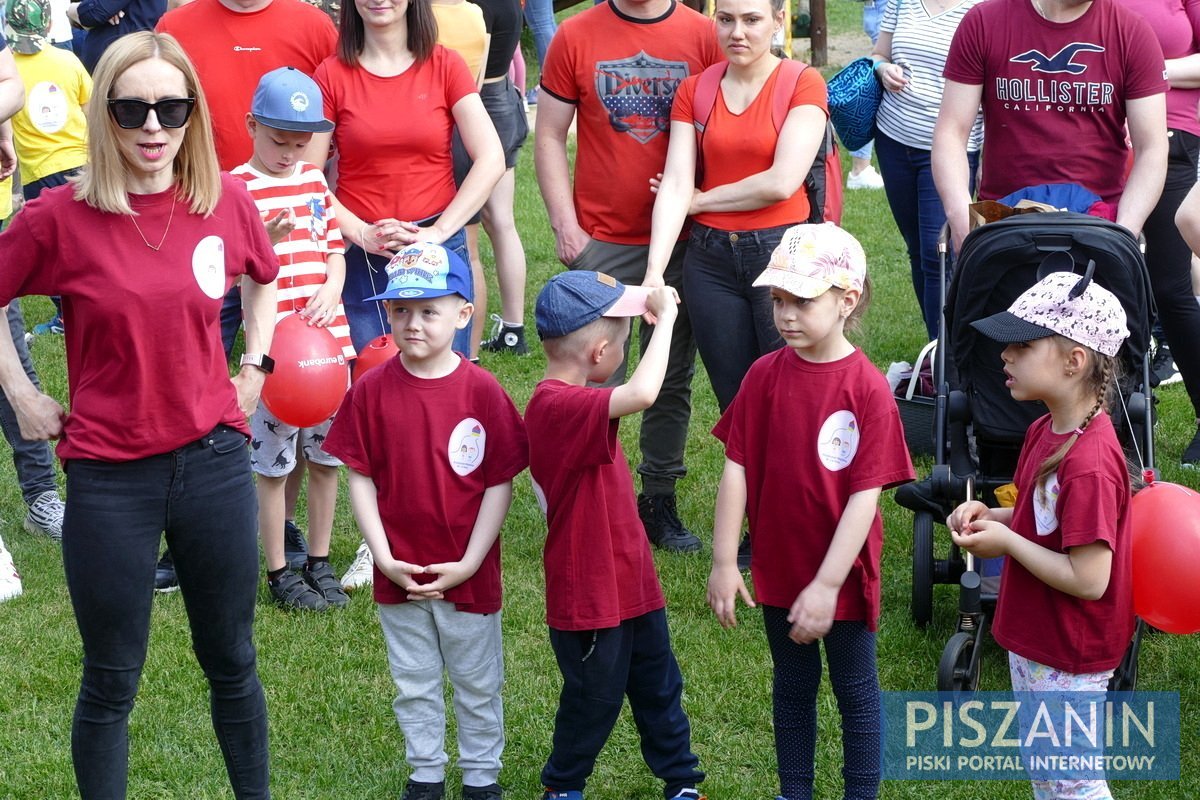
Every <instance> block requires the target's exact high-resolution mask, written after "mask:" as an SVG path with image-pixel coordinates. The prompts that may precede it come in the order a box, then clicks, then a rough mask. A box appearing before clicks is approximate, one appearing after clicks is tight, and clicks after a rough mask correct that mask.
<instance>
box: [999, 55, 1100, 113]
mask: <svg viewBox="0 0 1200 800" xmlns="http://www.w3.org/2000/svg"><path fill="white" fill-rule="evenodd" d="M1103 52H1104V48H1103V47H1102V46H1101V45H1098V44H1092V43H1090V42H1071V43H1070V44H1068V45H1066V46H1064V47H1063V48H1061V49H1060V50H1059V51H1058V52H1057V53H1055V54H1054V55H1046V54H1045V53H1043V52H1042V51H1040V50H1038V49H1036V48H1035V49H1032V50H1026V51H1024V52H1022V53H1020V54H1018V55H1015V56H1013V57H1012V58H1010V59H1009V61H1010V62H1011V63H1013V64H1027V65H1028V69H1029V71H1030V72H1031V73H1033V76H1032V77H1029V78H1026V77H1021V76H1020V73H1021V71H1022V70H1021V68H1020V67H1014V68H1013V70H1012V74H1010V75H999V76H997V77H996V79H995V81H996V99H997V100H1000V101H1002V102H1003V103H1004V107H1005V108H1006V109H1011V110H1015V111H1050V110H1056V111H1067V112H1083V113H1089V114H1097V113H1107V112H1108V111H1109V110H1110V109H1111V107H1112V105H1113V98H1114V93H1115V92H1114V87H1113V84H1112V82H1111V81H1088V80H1078V81H1076V80H1066V79H1059V78H1043V77H1039V76H1041V75H1078V76H1083V75H1084V74H1085V73H1086V72H1087V71H1088V64H1087V61H1089V60H1091V59H1088V58H1087V56H1090V55H1091V54H1093V53H1103ZM1079 61H1084V63H1078V62H1079Z"/></svg>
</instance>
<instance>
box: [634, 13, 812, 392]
mask: <svg viewBox="0 0 1200 800" xmlns="http://www.w3.org/2000/svg"><path fill="white" fill-rule="evenodd" d="M784 21H785V15H784V10H783V0H718V2H717V10H716V24H717V41H718V42H719V44H720V45H721V49H722V50H723V51H724V52H725V57H726V58H727V59H728V60H729V63H728V67H727V69H726V71H725V75H724V77H723V78H722V79H721V84H720V89H719V91H718V92H717V96H716V101H715V103H714V104H713V108H712V113H711V114H710V115H709V117H708V122H707V125H706V127H705V132H704V138H703V145H702V148H703V165H704V168H703V175H702V176H700V177H699V180H697V177H698V174H697V163H698V161H699V160H700V159H699V158H698V152H697V147H696V134H695V131H694V127H693V124H694V116H693V114H694V112H695V114H697V115H702V114H703V109H693V101H694V99H695V97H696V86H697V82H698V80H699V76H695V75H694V76H692V77H689V78H687V79H685V80H684V81H683V83H681V84H680V86H679V89H678V91H677V92H676V95H675V103H674V107H673V109H672V111H671V143H670V146H669V147H668V149H667V164H666V167H665V169H664V170H663V177H662V182H661V185H660V186H659V187H658V198H657V199H656V200H655V203H654V218H653V225H652V227H651V232H650V254H649V258H648V263H647V266H646V279H645V281H644V283H645V284H646V285H648V286H661V285H662V282H663V272H664V271H665V269H666V266H667V260H668V258H669V257H670V255H671V248H672V247H673V246H674V244H675V242H676V241H677V240H678V238H679V231H680V229H681V228H682V227H683V224H684V222H685V220H686V218H687V217H688V216H689V215H690V216H691V217H692V232H691V237H690V238H689V239H688V245H687V251H686V253H685V254H684V258H683V286H681V287H675V288H676V289H678V290H679V292H680V295H681V296H682V298H683V301H684V302H685V303H687V306H688V313H689V314H690V315H691V317H692V330H693V333H694V335H695V339H696V347H697V349H698V350H699V351H700V356H701V358H703V359H704V366H705V367H706V368H707V370H708V375H709V379H710V380H711V382H712V387H713V391H714V392H715V393H716V395H717V402H718V404H719V405H720V407H721V410H722V411H724V410H725V409H726V408H727V407H728V406H729V404H730V402H732V401H733V396H734V395H735V394H736V393H737V390H738V387H739V386H740V385H741V383H742V377H743V376H744V375H745V374H746V370H748V369H749V368H750V365H751V364H753V363H754V361H755V359H757V358H758V357H759V356H761V355H764V354H766V353H767V352H769V351H771V350H775V349H778V348H779V347H780V346H782V344H783V340H782V339H780V338H779V333H778V332H777V331H776V330H775V323H774V322H773V321H772V319H771V298H770V295H769V293H768V291H767V289H766V288H764V287H758V288H755V287H752V286H751V285H750V284H751V283H752V282H753V281H754V279H755V278H757V277H758V275H759V273H760V272H762V271H763V268H764V267H765V266H766V265H767V261H768V260H769V259H770V257H771V252H772V251H773V250H774V249H775V246H776V245H777V244H779V240H780V238H781V237H782V236H783V232H784V231H785V230H786V229H787V228H788V227H789V226H791V225H796V224H798V223H801V222H807V221H808V218H809V208H808V198H807V196H806V195H805V192H804V178H805V176H807V175H808V171H809V168H810V167H812V163H813V159H814V158H815V157H816V154H817V149H818V148H819V147H820V144H821V140H822V138H823V137H824V136H825V121H826V118H827V116H828V114H827V111H826V92H825V81H823V80H822V79H821V76H820V75H819V74H818V73H817V71H816V70H814V69H805V70H803V72H802V73H801V74H800V77H799V79H798V80H797V81H796V86H795V89H794V90H793V92H792V98H791V102H790V104H789V106H790V110H789V111H788V115H787V118H786V119H785V120H784V122H783V125H782V128H781V129H779V130H778V131H777V130H776V128H775V124H774V122H773V119H772V109H773V105H774V93H775V84H776V82H777V81H778V80H779V79H780V73H781V71H782V70H781V69H780V64H781V63H782V60H781V59H780V58H778V57H777V56H775V55H773V54H772V53H771V40H772V37H773V36H774V35H775V33H776V32H777V31H778V30H780V29H781V28H782V26H783V24H784Z"/></svg>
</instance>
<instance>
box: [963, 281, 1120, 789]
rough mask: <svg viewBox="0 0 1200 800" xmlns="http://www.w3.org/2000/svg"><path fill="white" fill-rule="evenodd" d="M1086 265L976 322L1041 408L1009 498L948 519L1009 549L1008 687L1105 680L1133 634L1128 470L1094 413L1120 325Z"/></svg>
mask: <svg viewBox="0 0 1200 800" xmlns="http://www.w3.org/2000/svg"><path fill="white" fill-rule="evenodd" d="M1090 278H1091V276H1090V275H1087V276H1083V277H1081V276H1079V275H1076V274H1074V273H1071V272H1055V273H1051V274H1050V275H1048V276H1047V277H1045V278H1044V279H1042V280H1041V281H1039V282H1038V283H1037V284H1035V285H1034V286H1033V287H1032V288H1030V289H1028V290H1026V291H1025V292H1024V293H1023V294H1022V295H1021V296H1020V297H1018V298H1017V300H1016V301H1015V302H1014V303H1013V304H1012V305H1011V306H1010V307H1009V309H1008V311H1003V312H1001V313H999V314H995V315H993V316H990V317H987V318H986V319H982V320H978V321H976V322H974V323H972V324H973V325H974V326H975V328H976V329H977V330H979V331H980V332H981V333H982V334H984V335H985V336H987V337H989V338H991V339H995V340H996V341H998V342H1005V343H1007V344H1008V346H1007V347H1005V348H1004V351H1003V352H1002V353H1001V358H1002V359H1003V360H1004V372H1005V375H1006V376H1007V377H1008V380H1007V384H1008V387H1009V391H1010V392H1011V393H1012V396H1013V398H1014V399H1016V400H1040V401H1042V402H1044V403H1045V404H1046V406H1047V407H1048V408H1049V409H1050V413H1049V414H1048V415H1046V416H1044V417H1042V418H1041V419H1039V420H1037V421H1036V422H1034V423H1033V425H1031V426H1030V428H1029V431H1028V432H1027V433H1026V435H1025V445H1024V447H1022V448H1021V456H1020V458H1019V460H1018V462H1017V471H1016V475H1015V478H1014V482H1015V483H1016V485H1017V492H1018V494H1017V504H1016V507H1015V508H988V507H987V506H985V505H984V504H983V503H980V502H977V501H969V502H967V503H963V504H962V505H960V506H959V507H958V508H956V509H955V510H954V512H953V513H952V514H951V515H950V518H949V520H947V523H946V524H947V525H948V526H949V528H950V531H951V536H952V537H953V539H954V543H955V544H957V545H958V546H959V547H962V548H963V549H964V550H967V551H968V552H970V553H973V554H975V555H976V556H981V557H984V558H991V557H994V556H1008V558H1006V559H1005V561H1004V572H1003V573H1002V575H1001V579H1000V595H999V599H998V601H997V604H996V619H995V622H994V623H993V625H992V634H993V636H994V637H995V639H996V641H997V642H999V643H1000V644H1001V645H1003V646H1004V647H1005V648H1007V649H1008V651H1009V670H1010V672H1011V675H1012V686H1013V691H1014V692H1047V691H1054V692H1062V691H1070V692H1080V691H1085V692H1097V693H1102V692H1104V691H1105V690H1106V689H1107V687H1108V681H1109V678H1111V677H1112V674H1113V669H1114V668H1115V667H1116V666H1117V665H1118V664H1119V663H1120V662H1121V659H1122V657H1123V656H1124V653H1125V650H1126V648H1127V646H1128V644H1129V640H1130V637H1131V636H1132V635H1133V628H1134V616H1133V600H1132V592H1131V588H1130V586H1131V583H1130V569H1131V566H1130V564H1131V562H1130V513H1129V508H1130V502H1129V499H1130V489H1129V475H1128V472H1127V468H1126V465H1125V456H1124V454H1123V452H1122V450H1121V446H1120V444H1119V443H1118V442H1117V437H1116V432H1115V431H1114V430H1113V425H1112V421H1111V420H1110V419H1109V418H1108V416H1107V415H1106V414H1104V413H1103V412H1104V410H1105V398H1106V395H1107V394H1108V392H1109V390H1110V389H1112V388H1113V387H1114V386H1115V383H1116V380H1115V367H1114V356H1116V354H1117V351H1118V350H1119V349H1120V347H1121V343H1122V342H1123V341H1124V340H1125V338H1126V337H1127V336H1128V335H1129V331H1128V330H1127V329H1126V325H1125V312H1124V310H1123V309H1122V308H1121V304H1120V302H1119V301H1118V300H1117V298H1116V297H1114V296H1113V295H1112V294H1111V293H1110V292H1108V291H1107V290H1106V289H1104V288H1102V287H1100V286H1099V285H1097V284H1095V283H1092V282H1091V279H1090ZM1032 723H1033V720H1022V726H1023V727H1024V728H1026V730H1027V731H1028V729H1029V727H1030V725H1031V724H1032ZM1021 738H1022V740H1023V741H1024V740H1026V737H1025V736H1022V737H1021ZM1029 738H1030V740H1032V738H1033V737H1032V736H1031V737H1029ZM1080 739H1082V740H1084V741H1086V737H1080ZM1078 747H1079V742H1077V743H1076V749H1078ZM1068 749H1070V747H1068ZM1031 777H1032V778H1033V786H1034V795H1035V797H1038V798H1042V797H1047V798H1048V797H1080V798H1082V797H1089V798H1091V797H1111V796H1112V795H1111V794H1109V792H1108V788H1107V785H1106V782H1105V781H1104V780H1102V779H1101V780H1087V779H1083V778H1084V777H1086V776H1081V777H1080V778H1072V779H1063V778H1064V777H1066V776H1063V775H1061V774H1057V775H1039V774H1033V773H1031Z"/></svg>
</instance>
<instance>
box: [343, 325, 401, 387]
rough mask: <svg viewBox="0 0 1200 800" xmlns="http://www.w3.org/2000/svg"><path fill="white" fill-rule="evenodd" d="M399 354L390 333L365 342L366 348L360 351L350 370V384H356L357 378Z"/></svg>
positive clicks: (398, 349)
mask: <svg viewBox="0 0 1200 800" xmlns="http://www.w3.org/2000/svg"><path fill="white" fill-rule="evenodd" d="M399 352H400V348H398V347H396V342H395V341H394V340H393V339H392V335H391V334H390V333H385V334H383V335H382V336H378V337H376V338H374V339H372V340H371V341H369V342H367V346H366V347H364V348H363V349H362V352H360V353H359V354H358V358H357V359H356V360H355V361H354V369H353V370H352V372H353V375H354V377H353V378H351V382H353V383H357V382H358V379H359V378H361V377H362V376H363V375H365V374H367V370H369V369H374V368H375V367H378V366H379V365H380V364H382V363H384V362H385V361H387V360H388V359H389V358H391V357H392V356H394V355H396V354H397V353H399Z"/></svg>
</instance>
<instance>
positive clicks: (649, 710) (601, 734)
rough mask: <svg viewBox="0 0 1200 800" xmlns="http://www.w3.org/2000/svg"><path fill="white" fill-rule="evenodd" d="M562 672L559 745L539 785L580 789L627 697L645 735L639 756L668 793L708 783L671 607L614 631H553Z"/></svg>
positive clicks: (552, 640) (557, 719)
mask: <svg viewBox="0 0 1200 800" xmlns="http://www.w3.org/2000/svg"><path fill="white" fill-rule="evenodd" d="M550 645H551V646H552V647H553V648H554V657H555V658H556V659H557V660H558V668H559V670H560V671H561V672H562V676H563V688H562V694H561V695H560V696H559V700H558V712H557V713H556V714H555V717H554V746H553V749H552V750H551V752H550V759H549V760H548V761H547V762H546V766H545V768H544V769H543V770H542V785H544V786H549V787H550V788H552V789H557V790H559V791H566V790H571V789H575V790H578V791H582V790H583V788H584V784H585V783H586V782H587V779H588V777H589V776H590V775H591V774H592V770H593V768H594V767H595V765H596V757H597V756H598V755H600V750H601V749H603V747H604V743H605V742H606V741H607V740H608V736H609V734H610V733H612V729H613V725H615V724H616V722H617V716H618V715H619V714H620V713H621V707H622V705H624V701H625V697H626V696H628V697H629V710H630V711H631V712H632V713H633V722H634V724H635V725H637V729H638V736H639V737H640V738H641V744H642V758H644V759H645V761H646V766H648V767H650V771H651V772H653V773H654V774H655V776H657V777H658V778H659V780H661V781H663V783H664V784H665V790H664V793H663V794H664V796H665V797H675V796H676V795H677V794H679V791H680V790H681V789H685V788H688V787H692V786H696V785H697V784H699V783H700V782H701V781H703V780H704V773H703V772H701V771H700V770H699V769H698V767H699V764H700V760H699V759H698V758H696V756H695V754H694V753H692V745H691V735H692V734H691V724H690V723H689V722H688V718H687V714H685V713H684V711H683V706H682V705H681V702H680V701H681V699H682V697H683V675H681V674H680V672H679V663H678V662H677V661H676V660H675V654H674V652H672V651H671V635H670V632H669V631H668V629H667V612H666V610H664V609H661V608H660V609H659V610H657V611H651V612H649V613H647V614H643V615H641V616H640V617H634V618H633V619H627V620H625V621H624V622H622V623H621V624H620V625H618V626H617V627H615V628H603V629H601V630H596V631H560V630H555V629H554V628H551V629H550Z"/></svg>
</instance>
